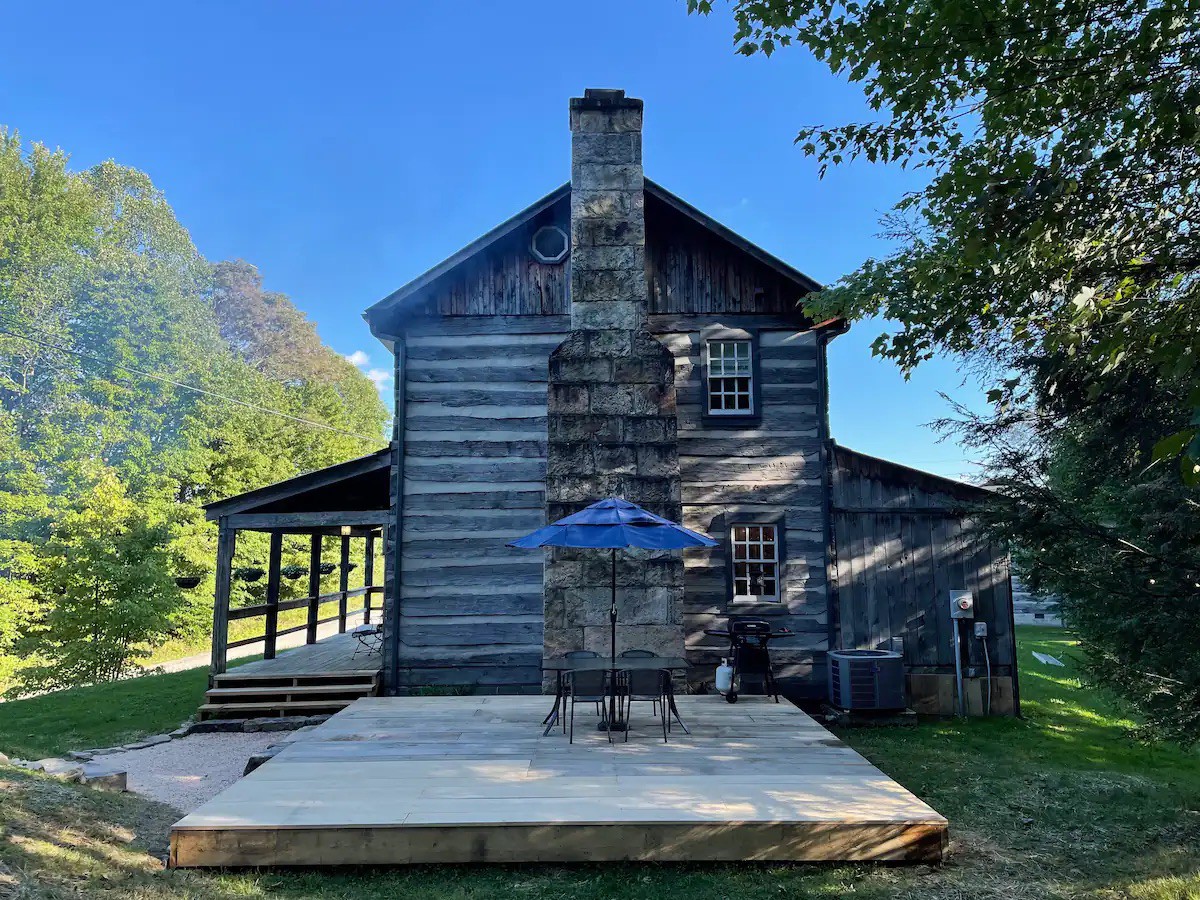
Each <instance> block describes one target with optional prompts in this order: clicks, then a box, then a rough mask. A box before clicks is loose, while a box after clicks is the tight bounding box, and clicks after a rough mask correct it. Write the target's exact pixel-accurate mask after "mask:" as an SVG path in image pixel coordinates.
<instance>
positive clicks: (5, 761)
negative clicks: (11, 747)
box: [0, 753, 12, 766]
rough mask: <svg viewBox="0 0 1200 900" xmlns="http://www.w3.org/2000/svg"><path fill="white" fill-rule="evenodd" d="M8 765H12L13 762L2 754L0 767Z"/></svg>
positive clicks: (0, 755)
mask: <svg viewBox="0 0 1200 900" xmlns="http://www.w3.org/2000/svg"><path fill="white" fill-rule="evenodd" d="M8 765H12V760H11V759H9V758H8V757H7V756H5V755H4V754H3V753H0V766H8Z"/></svg>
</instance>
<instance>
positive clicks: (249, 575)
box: [233, 566, 267, 581]
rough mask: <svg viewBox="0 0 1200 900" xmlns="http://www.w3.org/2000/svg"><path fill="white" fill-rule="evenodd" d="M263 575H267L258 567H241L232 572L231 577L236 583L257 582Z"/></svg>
mask: <svg viewBox="0 0 1200 900" xmlns="http://www.w3.org/2000/svg"><path fill="white" fill-rule="evenodd" d="M265 574H267V573H266V572H265V571H264V570H263V569H261V568H259V567H258V566H243V567H242V568H240V569H234V570H233V577H234V578H236V579H238V581H258V579H260V578H262V577H263V576H264V575H265Z"/></svg>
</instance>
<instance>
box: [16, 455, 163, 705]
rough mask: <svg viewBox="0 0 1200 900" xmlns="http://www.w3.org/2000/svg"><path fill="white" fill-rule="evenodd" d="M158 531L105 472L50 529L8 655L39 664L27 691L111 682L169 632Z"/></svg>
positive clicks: (27, 675) (27, 676)
mask: <svg viewBox="0 0 1200 900" xmlns="http://www.w3.org/2000/svg"><path fill="white" fill-rule="evenodd" d="M167 537H168V535H167V531H166V529H165V527H164V526H163V525H161V524H159V523H154V522H152V521H151V520H150V519H149V517H148V516H147V515H146V513H145V511H144V510H142V509H141V508H140V507H139V505H138V504H137V503H136V502H135V501H134V500H133V499H132V498H130V497H129V496H128V494H127V493H126V491H125V489H124V487H123V486H122V485H121V483H120V482H119V481H118V480H117V478H116V476H115V474H114V473H113V472H112V471H110V470H105V471H104V472H102V473H100V475H99V476H98V477H97V479H96V482H95V485H94V486H93V487H92V488H91V489H90V490H89V491H88V492H87V493H86V494H85V495H84V496H83V497H81V498H80V500H79V502H78V503H77V504H73V505H72V506H71V508H69V509H68V511H67V512H66V514H65V515H64V516H63V519H62V521H61V522H60V523H59V524H57V525H56V526H55V527H54V529H53V531H52V534H51V538H50V540H49V542H48V543H47V544H46V546H45V547H44V549H43V550H42V551H41V553H40V555H41V557H42V564H41V571H40V576H39V578H38V582H37V585H38V591H39V594H40V595H41V599H42V601H43V604H44V609H45V614H44V615H43V616H40V617H35V618H34V619H33V620H32V623H31V624H30V626H29V627H28V630H27V631H26V632H25V634H24V635H23V636H22V637H21V638H20V639H19V640H18V641H17V649H18V650H19V651H20V652H21V653H23V654H28V655H30V656H33V657H35V658H36V659H38V660H39V662H38V663H37V664H35V665H33V666H30V667H29V668H27V669H24V670H23V671H22V672H21V676H22V681H23V684H24V686H25V687H26V688H27V689H32V688H41V689H47V688H60V687H70V686H73V685H78V684H92V683H95V682H100V681H111V680H113V679H116V678H120V677H121V676H122V675H125V674H127V673H129V672H130V671H132V670H133V668H134V665H135V663H136V661H137V660H138V659H142V658H144V657H145V656H147V655H149V652H150V648H152V647H154V646H156V645H158V644H160V643H162V642H163V641H164V640H166V638H167V637H168V636H169V635H170V634H171V632H172V628H173V625H174V619H175V616H176V614H177V612H178V611H179V609H180V606H181V595H180V591H179V589H178V588H177V587H176V586H175V580H174V577H173V576H172V575H171V574H170V570H171V565H170V564H171V560H170V554H169V552H168V550H167Z"/></svg>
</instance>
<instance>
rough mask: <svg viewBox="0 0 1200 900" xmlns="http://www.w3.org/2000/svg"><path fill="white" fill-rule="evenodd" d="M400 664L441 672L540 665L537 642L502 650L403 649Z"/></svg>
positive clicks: (540, 651)
mask: <svg viewBox="0 0 1200 900" xmlns="http://www.w3.org/2000/svg"><path fill="white" fill-rule="evenodd" d="M400 649H401V652H402V653H403V656H402V657H401V661H400V664H401V665H402V666H419V667H427V668H442V667H448V666H538V667H540V666H541V664H542V645H541V643H540V642H538V643H534V644H527V645H525V646H520V645H517V644H510V645H506V646H504V647H404V646H401V648H400Z"/></svg>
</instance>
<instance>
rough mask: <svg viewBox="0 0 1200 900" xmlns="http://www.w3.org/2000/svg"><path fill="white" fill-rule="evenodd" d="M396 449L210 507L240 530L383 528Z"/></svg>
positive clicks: (210, 514)
mask: <svg viewBox="0 0 1200 900" xmlns="http://www.w3.org/2000/svg"><path fill="white" fill-rule="evenodd" d="M391 453H392V451H391V448H390V447H385V448H383V449H382V450H378V451H376V452H375V453H371V454H368V455H367V456H361V457H359V458H358V459H352V460H349V461H348V462H344V463H338V464H336V465H332V466H326V467H325V468H323V469H317V470H316V471H313V472H307V473H305V474H303V475H297V476H295V477H294V478H288V479H286V480H284V481H279V482H276V483H275V484H270V485H267V486H266V487H261V488H257V489H255V490H253V491H246V492H245V493H243V494H237V495H235V496H233V497H227V498H226V499H224V500H217V501H214V502H212V503H208V504H205V506H204V513H205V516H207V518H208V520H209V521H210V522H216V521H220V520H222V519H224V520H225V521H226V524H228V525H229V526H231V527H234V528H239V529H251V530H260V531H273V530H281V529H282V530H287V531H289V532H300V533H321V532H324V533H330V534H334V533H342V534H344V533H345V532H344V531H343V530H342V529H343V528H347V527H349V528H350V529H352V530H351V532H350V533H352V534H359V533H363V532H365V531H374V530H377V529H378V527H379V526H380V525H382V524H383V523H384V521H385V520H386V517H387V513H388V509H389V507H390V505H391V458H392V457H391Z"/></svg>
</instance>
